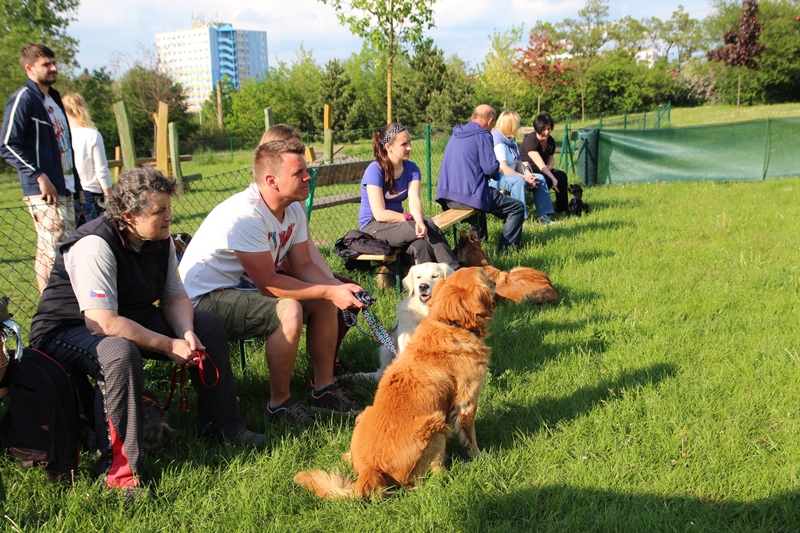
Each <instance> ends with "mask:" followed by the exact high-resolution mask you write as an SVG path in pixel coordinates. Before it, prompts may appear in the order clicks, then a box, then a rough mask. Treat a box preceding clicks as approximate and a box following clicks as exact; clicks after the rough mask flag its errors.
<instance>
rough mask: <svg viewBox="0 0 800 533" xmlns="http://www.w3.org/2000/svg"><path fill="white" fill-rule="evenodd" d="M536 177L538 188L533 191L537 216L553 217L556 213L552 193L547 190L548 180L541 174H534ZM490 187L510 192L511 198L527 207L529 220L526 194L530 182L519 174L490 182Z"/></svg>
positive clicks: (507, 175) (526, 216)
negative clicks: (551, 197)
mask: <svg viewBox="0 0 800 533" xmlns="http://www.w3.org/2000/svg"><path fill="white" fill-rule="evenodd" d="M534 176H536V184H537V186H536V188H535V189H533V204H534V205H535V206H536V216H537V217H540V216H542V215H552V214H553V213H555V209H553V201H552V200H551V199H550V191H549V190H548V188H547V180H546V179H545V177H544V176H543V175H541V174H534ZM489 187H492V188H495V189H504V190H506V191H508V195H509V196H510V197H511V198H515V199H517V200H519V201H520V202H522V205H524V206H525V219H527V218H528V202H527V198H526V196H525V195H526V193H527V190H528V182H527V181H525V178H523V177H522V176H520V175H519V174H506V175H502V176H500V180H489Z"/></svg>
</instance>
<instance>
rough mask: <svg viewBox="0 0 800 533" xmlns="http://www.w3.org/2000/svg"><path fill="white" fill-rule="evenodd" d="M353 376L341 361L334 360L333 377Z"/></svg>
mask: <svg viewBox="0 0 800 533" xmlns="http://www.w3.org/2000/svg"><path fill="white" fill-rule="evenodd" d="M351 374H352V372H350V369H349V368H347V365H345V364H344V363H342V361H341V359H339V358H338V357H336V358H334V359H333V375H334V376H339V377H341V376H349V375H351Z"/></svg>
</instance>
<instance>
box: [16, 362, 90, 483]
mask: <svg viewBox="0 0 800 533" xmlns="http://www.w3.org/2000/svg"><path fill="white" fill-rule="evenodd" d="M4 381H5V383H6V384H7V385H8V387H9V389H10V393H9V398H10V400H11V405H10V406H9V409H8V412H7V413H6V415H5V416H4V417H3V420H2V422H0V439H2V442H3V444H4V445H5V446H6V447H8V449H9V451H10V452H11V453H13V454H14V455H16V456H17V457H19V459H20V463H21V464H22V466H26V467H30V466H43V467H44V468H45V470H47V471H48V480H49V479H50V474H51V473H52V474H59V473H69V472H70V471H74V470H77V468H78V460H79V458H80V435H81V429H82V427H83V426H90V427H91V426H93V421H94V416H93V406H94V389H93V388H92V386H91V385H90V384H89V379H88V378H87V376H86V374H84V373H82V372H74V371H72V369H71V368H69V367H68V366H67V365H64V364H62V363H59V362H58V361H56V360H55V359H53V358H52V357H50V356H49V355H47V354H45V353H43V352H40V351H39V350H35V349H32V348H26V349H25V350H24V352H23V355H22V358H21V359H14V358H11V360H10V362H9V366H8V370H7V372H6V376H5V380H4Z"/></svg>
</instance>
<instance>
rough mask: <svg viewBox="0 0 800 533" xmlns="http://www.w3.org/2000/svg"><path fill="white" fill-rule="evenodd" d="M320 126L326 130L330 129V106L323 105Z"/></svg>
mask: <svg viewBox="0 0 800 533" xmlns="http://www.w3.org/2000/svg"><path fill="white" fill-rule="evenodd" d="M322 124H323V128H325V129H326V130H329V129H331V106H329V105H328V104H325V108H324V111H323V112H322Z"/></svg>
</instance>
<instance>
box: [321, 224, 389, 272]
mask: <svg viewBox="0 0 800 533" xmlns="http://www.w3.org/2000/svg"><path fill="white" fill-rule="evenodd" d="M333 249H334V250H336V254H337V255H338V256H339V257H341V258H342V259H344V266H345V267H347V268H349V269H351V270H355V269H358V270H363V269H364V267H363V266H362V265H358V264H357V263H360V261H355V258H356V257H358V256H359V255H361V254H370V255H392V254H393V253H394V248H392V246H391V245H390V244H389V243H388V242H386V241H385V240H383V239H376V238H375V237H373V236H372V235H370V234H369V233H364V232H363V231H358V230H350V231H348V232H347V235H345V236H344V237H342V238H341V239H339V240H338V241H336V244H334V245H333ZM366 268H369V263H367V265H366Z"/></svg>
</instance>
